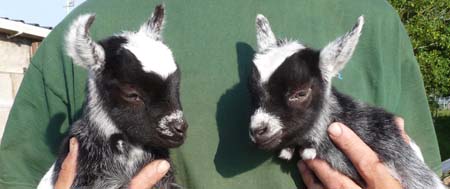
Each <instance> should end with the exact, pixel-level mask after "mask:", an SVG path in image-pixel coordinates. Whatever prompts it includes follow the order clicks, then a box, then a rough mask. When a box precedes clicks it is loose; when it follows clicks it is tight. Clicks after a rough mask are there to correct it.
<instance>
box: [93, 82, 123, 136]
mask: <svg viewBox="0 0 450 189" xmlns="http://www.w3.org/2000/svg"><path fill="white" fill-rule="evenodd" d="M88 87H89V94H88V95H89V98H90V100H89V103H88V104H87V106H88V107H89V108H88V109H89V110H90V112H89V113H88V114H87V116H89V119H90V120H92V121H93V122H95V123H96V125H98V127H99V130H100V131H101V132H102V133H103V135H104V136H106V137H109V136H111V135H112V134H114V133H119V132H120V131H119V130H118V129H117V126H116V125H115V124H114V122H113V121H112V120H111V118H110V117H109V115H108V114H107V113H106V112H105V110H104V109H103V105H102V102H101V100H100V97H99V95H98V91H97V87H96V84H95V78H94V76H93V75H92V73H89V78H88Z"/></svg>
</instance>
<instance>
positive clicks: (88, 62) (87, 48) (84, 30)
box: [66, 14, 105, 72]
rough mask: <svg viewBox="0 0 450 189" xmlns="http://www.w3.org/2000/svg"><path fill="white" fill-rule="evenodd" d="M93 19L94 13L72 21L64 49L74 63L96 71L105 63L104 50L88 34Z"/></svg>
mask: <svg viewBox="0 0 450 189" xmlns="http://www.w3.org/2000/svg"><path fill="white" fill-rule="evenodd" d="M94 20H95V15H94V14H85V15H81V16H79V17H78V18H77V19H76V20H75V21H74V22H73V23H72V25H71V26H70V28H69V31H68V32H67V34H66V50H67V54H68V55H69V56H70V57H72V59H73V62H74V63H75V64H77V65H80V66H82V67H85V68H87V69H89V70H92V71H95V72H96V71H98V70H100V69H101V68H102V67H103V65H104V63H105V51H104V50H103V48H102V47H101V46H100V45H99V44H97V43H96V42H95V41H94V40H92V38H91V36H90V35H89V28H90V27H91V25H92V23H93V22H94Z"/></svg>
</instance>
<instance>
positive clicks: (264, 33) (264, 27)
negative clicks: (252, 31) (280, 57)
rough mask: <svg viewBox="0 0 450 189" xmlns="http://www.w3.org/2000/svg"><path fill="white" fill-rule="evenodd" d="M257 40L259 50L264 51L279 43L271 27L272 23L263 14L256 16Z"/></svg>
mask: <svg viewBox="0 0 450 189" xmlns="http://www.w3.org/2000/svg"><path fill="white" fill-rule="evenodd" d="M256 41H257V44H258V51H259V52H261V51H264V50H266V49H268V48H269V47H271V46H275V45H276V44H277V39H276V38H275V35H274V34H273V32H272V28H270V23H269V21H268V20H267V18H266V17H264V15H262V14H258V15H257V16H256Z"/></svg>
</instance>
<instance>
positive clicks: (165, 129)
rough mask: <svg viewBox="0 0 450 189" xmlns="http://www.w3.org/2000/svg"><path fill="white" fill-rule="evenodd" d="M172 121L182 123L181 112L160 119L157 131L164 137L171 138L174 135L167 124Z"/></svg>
mask: <svg viewBox="0 0 450 189" xmlns="http://www.w3.org/2000/svg"><path fill="white" fill-rule="evenodd" d="M174 121H176V122H183V112H182V111H181V110H177V111H174V112H172V113H171V114H169V115H166V116H164V117H163V118H161V120H160V121H159V124H158V130H159V131H160V132H161V133H162V134H164V135H167V136H173V135H174V134H173V132H172V131H170V129H169V127H168V126H167V124H169V123H170V122H174Z"/></svg>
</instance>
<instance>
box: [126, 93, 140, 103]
mask: <svg viewBox="0 0 450 189" xmlns="http://www.w3.org/2000/svg"><path fill="white" fill-rule="evenodd" d="M126 98H127V99H128V100H129V101H135V102H139V101H142V99H141V97H140V96H139V95H138V94H137V93H131V94H127V95H126Z"/></svg>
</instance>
